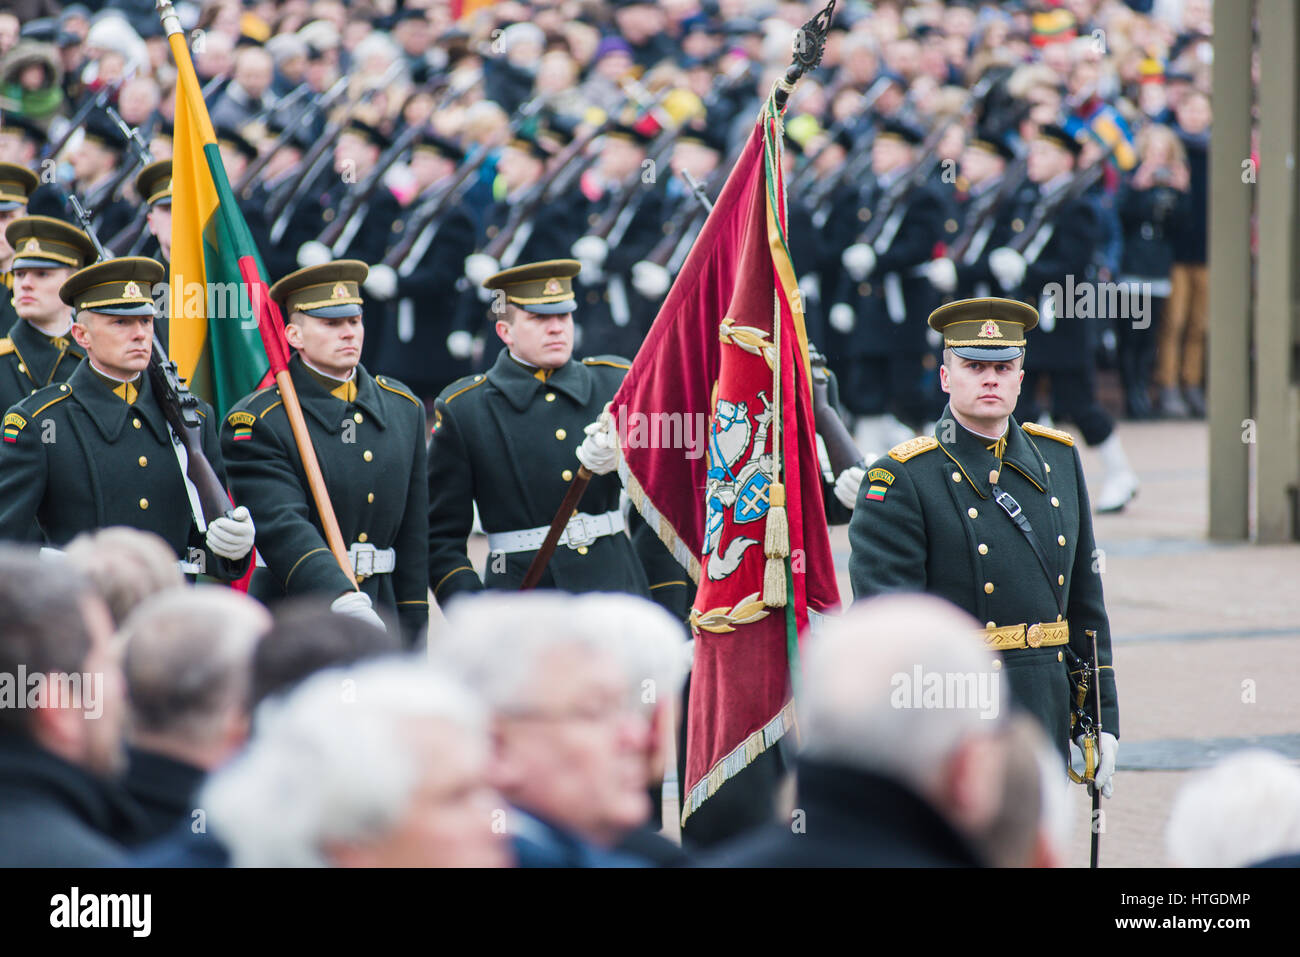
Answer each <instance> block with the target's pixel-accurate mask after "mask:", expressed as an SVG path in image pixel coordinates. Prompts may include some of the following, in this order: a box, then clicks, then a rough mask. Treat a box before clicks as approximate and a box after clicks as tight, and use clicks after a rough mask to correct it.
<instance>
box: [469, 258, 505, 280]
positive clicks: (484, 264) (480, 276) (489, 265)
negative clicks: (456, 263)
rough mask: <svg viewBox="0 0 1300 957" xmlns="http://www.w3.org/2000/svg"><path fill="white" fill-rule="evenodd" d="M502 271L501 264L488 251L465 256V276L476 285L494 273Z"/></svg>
mask: <svg viewBox="0 0 1300 957" xmlns="http://www.w3.org/2000/svg"><path fill="white" fill-rule="evenodd" d="M500 271H501V264H500V263H499V262H497V261H496V260H495V259H493V258H492V257H491V256H489V255H487V254H486V253H471V254H470V255H468V256H466V257H465V278H466V279H468V280H469V281H470V282H472V283H473V284H474V285H476V286H482V285H483V281H484V280H485V279H487V278H488V276H491V275H492V274H493V273H498V272H500Z"/></svg>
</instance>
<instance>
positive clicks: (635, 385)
mask: <svg viewBox="0 0 1300 957" xmlns="http://www.w3.org/2000/svg"><path fill="white" fill-rule="evenodd" d="M780 124H781V120H780V114H779V112H778V110H777V108H776V105H775V103H774V101H773V100H772V98H771V97H769V99H768V102H767V105H766V106H765V108H764V111H763V114H762V116H761V117H760V118H759V121H758V123H757V124H756V125H755V128H754V130H753V132H752V133H751V134H750V138H749V141H748V143H747V144H746V146H745V149H744V151H743V152H742V154H741V156H740V159H739V160H738V161H737V163H736V166H735V168H734V169H733V170H732V172H731V175H730V176H729V177H728V179H727V182H726V185H725V186H724V187H723V190H722V194H721V195H720V196H719V198H718V201H717V204H716V205H715V206H714V209H713V211H712V212H711V213H710V215H709V218H708V221H707V222H706V223H705V225H704V228H703V230H702V231H701V233H700V236H699V238H698V239H697V240H696V242H695V245H694V247H693V248H692V249H691V252H690V255H689V256H688V257H687V260H686V262H685V264H684V265H683V267H682V270H681V272H680V273H679V275H678V277H677V280H676V282H675V283H674V285H673V287H672V289H671V290H670V291H669V293H668V296H667V299H666V300H665V302H664V305H663V307H662V308H661V309H660V311H659V315H658V317H657V318H656V319H655V322H654V325H653V326H652V327H651V329H650V333H649V335H648V336H647V337H646V340H645V343H644V344H643V345H642V347H641V350H640V351H639V352H638V353H637V356H636V359H635V360H634V361H633V363H632V368H631V369H630V370H629V371H628V374H627V376H626V378H625V379H624V380H623V385H622V387H621V388H620V389H619V391H618V393H617V395H615V397H614V399H613V401H612V402H611V404H610V408H611V412H612V414H613V416H614V421H615V424H616V426H617V430H618V435H619V442H620V444H621V446H622V450H623V462H622V465H621V466H620V468H621V470H622V474H623V481H624V485H625V487H626V488H627V490H628V494H629V495H630V497H631V499H632V501H633V503H634V504H635V505H636V507H637V509H638V510H639V511H640V513H641V515H642V517H644V518H645V519H646V521H647V523H648V524H649V526H650V527H651V528H652V529H654V530H655V531H656V532H657V533H658V535H659V537H660V539H661V540H663V542H664V543H665V545H667V546H668V548H669V550H670V551H671V552H672V553H673V555H674V556H675V557H676V558H677V560H678V562H680V563H681V564H682V566H683V567H684V568H686V570H687V572H688V573H689V574H690V576H691V578H692V580H693V581H695V582H696V583H697V585H698V591H697V593H696V599H695V606H694V609H693V610H692V612H691V616H690V625H691V628H692V631H693V633H694V635H695V638H696V643H695V661H694V666H693V669H692V676H691V697H690V704H689V715H688V722H687V723H688V738H687V756H686V772H687V780H686V800H685V802H684V805H683V807H682V820H683V821H685V820H686V818H688V817H689V816H690V814H691V813H692V812H693V811H694V810H696V809H697V808H698V807H699V806H700V805H701V804H702V803H703V802H704V801H705V800H707V799H708V798H709V797H711V796H712V795H713V794H714V793H716V791H717V790H718V788H720V787H721V786H722V785H723V784H724V783H725V782H726V781H727V780H729V779H730V778H732V777H734V776H735V775H736V774H737V773H739V772H740V770H742V769H743V768H744V767H745V766H746V765H748V764H749V763H750V762H752V761H753V760H754V759H755V758H756V757H758V755H759V754H761V753H763V752H764V751H765V750H767V749H768V748H770V747H772V746H773V745H775V744H776V742H778V741H779V740H781V738H782V737H784V735H785V734H786V733H787V732H788V731H790V730H791V729H792V728H793V727H794V723H795V717H794V705H793V698H792V688H793V682H792V678H791V675H792V673H794V674H797V661H798V636H800V635H802V634H803V632H804V631H805V630H806V629H807V627H808V612H809V609H812V610H813V611H816V612H826V611H829V610H831V609H833V608H834V607H836V606H837V605H838V603H839V591H838V588H837V585H836V582H835V573H834V568H833V564H832V560H831V551H830V538H829V534H828V530H827V526H826V518H825V509H824V504H823V502H822V487H821V473H820V467H819V465H818V461H817V448H816V433H815V430H814V426H813V413H812V388H811V380H810V378H809V365H808V342H807V334H806V332H805V329H804V321H803V312H802V304H801V302H800V299H799V292H798V284H797V281H796V278H795V274H794V268H793V265H792V264H791V261H790V255H789V243H788V240H787V236H786V231H785V224H786V217H785V187H784V182H783V179H782V174H781V156H780V151H781V142H782V135H781V128H780ZM697 422H699V423H707V431H706V432H705V435H706V436H707V449H706V450H701V449H700V448H698V446H693V445H691V444H690V443H687V442H682V441H676V442H674V441H673V437H674V436H676V437H678V438H680V437H683V436H686V435H690V434H695V433H693V432H691V431H689V430H691V429H692V428H694V427H695V424H696V423H697ZM701 452H703V453H704V454H701Z"/></svg>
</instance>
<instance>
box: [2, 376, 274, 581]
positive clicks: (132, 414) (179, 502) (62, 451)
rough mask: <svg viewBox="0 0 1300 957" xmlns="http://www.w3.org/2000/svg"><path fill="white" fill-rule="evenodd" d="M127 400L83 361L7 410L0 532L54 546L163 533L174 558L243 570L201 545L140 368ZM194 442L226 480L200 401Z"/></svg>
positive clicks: (216, 573) (223, 572)
mask: <svg viewBox="0 0 1300 957" xmlns="http://www.w3.org/2000/svg"><path fill="white" fill-rule="evenodd" d="M136 385H137V387H138V389H139V393H138V395H137V396H136V397H135V401H134V402H133V403H130V404H128V403H127V402H126V401H125V399H124V398H122V397H121V396H119V395H118V394H115V393H114V391H113V387H111V386H110V385H109V384H108V383H107V382H106V381H105V380H104V379H102V378H101V377H100V376H99V375H98V374H97V373H95V371H94V370H93V369H92V368H91V365H90V361H89V360H83V361H82V362H81V364H80V365H78V366H77V368H76V371H74V372H73V373H72V375H71V376H70V377H69V378H68V381H67V382H64V383H61V384H59V385H51V386H47V387H45V388H43V389H40V390H39V391H37V392H36V394H34V395H30V396H28V397H27V398H26V399H23V400H22V401H21V402H19V403H18V404H17V405H15V406H14V407H13V408H12V409H10V410H9V412H8V413H7V414H6V415H5V420H4V435H3V441H0V538H4V539H10V540H20V541H30V540H31V537H32V530H33V529H35V528H36V523H37V522H39V523H40V530H41V532H42V533H43V537H44V539H45V542H46V543H48V544H50V545H53V546H57V547H62V546H63V545H66V544H67V543H68V542H69V541H70V540H71V539H72V538H74V537H75V536H76V535H78V534H79V533H81V532H86V531H93V530H94V529H97V528H104V527H105V526H108V525H130V526H132V527H134V528H140V529H143V530H145V531H147V532H154V533H155V534H158V535H160V536H162V538H163V539H165V540H166V542H167V544H168V545H170V546H171V547H172V549H173V550H174V551H175V552H176V555H177V557H178V558H183V559H186V560H188V561H192V562H195V563H199V555H198V553H197V552H195V550H196V549H197V550H200V551H201V552H202V562H201V564H202V567H203V570H204V571H205V572H206V574H208V575H211V576H213V577H216V578H222V579H226V580H230V579H235V578H239V577H241V576H242V575H243V574H244V573H245V572H246V571H247V570H248V563H249V561H250V559H251V553H250V555H249V556H246V557H245V558H243V559H241V560H239V561H233V562H232V561H229V560H227V559H224V558H221V557H219V556H217V555H215V554H212V553H211V552H208V551H207V548H206V546H205V545H204V540H203V535H202V534H200V533H199V531H198V529H197V528H196V527H195V525H194V519H193V517H192V514H191V512H190V503H189V498H188V496H187V494H186V490H185V483H184V480H183V479H182V477H181V469H180V463H179V462H178V461H177V458H176V453H175V452H174V451H173V446H172V440H171V433H170V431H169V429H168V426H167V420H166V418H165V417H164V415H163V411H162V407H161V406H160V405H159V403H158V399H157V397H156V395H155V393H154V390H153V384H152V383H151V382H150V380H149V375H148V373H142V374H141V376H140V377H139V379H138V380H136ZM199 415H200V416H201V417H202V419H203V430H202V444H203V451H204V454H205V455H206V457H207V459H208V461H209V462H210V463H211V464H212V468H213V470H214V471H215V472H216V473H217V477H218V478H219V479H221V481H222V483H223V484H224V483H225V480H226V472H225V467H224V465H223V464H222V459H221V448H220V446H219V444H218V442H217V430H216V425H215V424H214V423H213V415H212V408H211V407H210V406H208V405H207V403H204V402H200V403H199Z"/></svg>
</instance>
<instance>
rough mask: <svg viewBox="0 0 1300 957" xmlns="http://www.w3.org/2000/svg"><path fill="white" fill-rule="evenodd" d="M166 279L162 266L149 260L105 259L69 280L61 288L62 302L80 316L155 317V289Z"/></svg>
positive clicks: (73, 275) (124, 257) (81, 270)
mask: <svg viewBox="0 0 1300 957" xmlns="http://www.w3.org/2000/svg"><path fill="white" fill-rule="evenodd" d="M166 275H167V272H166V270H164V269H163V267H162V263H159V262H156V261H155V260H152V259H148V258H147V257H145V256H123V257H121V258H120V259H105V260H104V261H103V262H98V263H95V264H94V265H93V266H87V267H86V268H85V269H79V270H77V271H76V272H74V273H73V274H72V275H71V276H69V277H68V280H67V282H65V283H64V284H63V285H62V286H60V287H59V298H60V299H62V300H63V301H64V302H66V303H67V304H68V305H69V306H71V307H72V308H73V309H76V310H77V311H78V312H81V311H82V310H85V311H88V312H102V313H104V314H105V315H109V316H148V315H153V312H154V305H153V295H152V292H153V287H154V285H155V284H156V283H160V282H162V281H163V277H165V276H166Z"/></svg>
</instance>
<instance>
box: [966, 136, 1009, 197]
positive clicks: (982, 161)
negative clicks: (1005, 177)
mask: <svg viewBox="0 0 1300 957" xmlns="http://www.w3.org/2000/svg"><path fill="white" fill-rule="evenodd" d="M1006 168H1007V161H1006V160H1004V159H1003V158H1002V157H1001V156H999V155H998V154H997V153H995V152H993V151H991V150H987V149H984V148H983V147H980V146H977V145H975V144H974V143H971V144H968V145H967V146H966V147H965V148H964V149H963V150H962V151H961V175H962V176H964V177H966V179H967V180H968V181H969V182H970V184H971V185H972V186H978V185H979V184H980V183H983V182H985V181H987V180H990V179H995V178H997V177H998V176H1001V175H1002V174H1003V173H1004V172H1005V171H1006Z"/></svg>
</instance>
